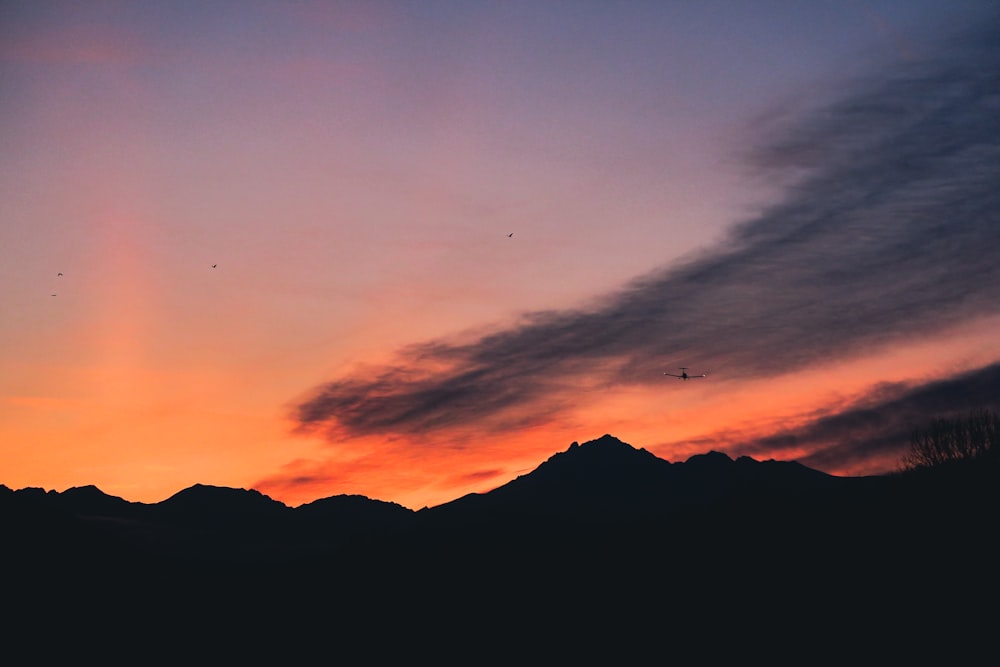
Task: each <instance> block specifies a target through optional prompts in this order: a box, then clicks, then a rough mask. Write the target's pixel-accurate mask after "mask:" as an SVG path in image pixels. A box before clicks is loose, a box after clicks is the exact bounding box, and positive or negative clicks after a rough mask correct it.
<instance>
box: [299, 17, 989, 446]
mask: <svg viewBox="0 0 1000 667" xmlns="http://www.w3.org/2000/svg"><path fill="white" fill-rule="evenodd" d="M998 35H1000V32H998V30H997V29H996V27H993V26H991V27H990V28H989V29H988V30H983V31H980V32H979V33H978V34H976V35H974V36H971V37H970V36H968V35H966V36H964V37H963V39H962V40H960V42H959V43H958V44H957V45H952V48H950V49H946V50H944V51H943V52H942V54H941V57H940V58H939V59H937V60H933V61H931V60H924V61H921V62H907V63H905V64H902V65H900V66H899V67H898V68H897V69H896V71H894V72H891V73H888V74H886V75H884V76H882V77H872V78H871V79H870V80H867V81H865V82H861V83H859V84H857V86H856V88H855V89H854V90H850V91H845V93H844V94H843V95H842V96H841V98H840V100H839V101H837V102H834V103H832V104H830V105H828V106H827V107H825V108H823V109H821V110H819V111H815V112H812V113H810V114H809V115H808V116H806V117H803V118H800V119H797V120H795V121H793V122H792V123H791V124H786V125H785V126H784V127H782V128H781V131H780V133H778V134H775V135H774V136H773V137H771V138H766V139H764V140H763V143H762V146H761V147H760V149H759V150H758V151H757V152H756V153H755V160H756V161H755V162H754V166H755V167H756V168H758V169H759V170H761V171H762V172H773V173H774V174H776V177H777V175H779V174H780V175H782V176H787V175H789V174H793V175H794V176H795V178H794V181H793V182H792V185H790V186H789V189H788V192H787V196H786V197H785V198H784V199H783V200H782V201H781V202H779V203H778V204H776V205H775V206H773V207H772V208H770V209H768V210H766V211H764V212H762V213H761V214H760V215H758V216H757V217H755V218H754V219H751V220H748V221H746V222H744V223H743V224H741V225H739V226H737V227H736V228H735V229H734V230H733V232H732V234H731V235H730V237H729V238H728V239H727V240H726V241H725V242H723V243H721V244H720V245H719V246H718V247H715V248H713V249H710V250H709V251H707V252H705V253H703V254H701V255H699V256H696V257H691V258H688V259H687V260H685V261H683V262H681V263H679V264H677V265H673V266H669V267H666V268H664V269H662V270H659V271H657V272H654V273H652V274H650V275H647V276H644V277H641V278H639V279H637V280H635V281H633V282H632V283H631V284H629V285H627V286H626V287H625V288H624V289H622V290H620V291H619V292H617V293H614V294H612V295H609V296H607V297H604V298H602V299H599V300H597V301H595V302H594V303H592V304H590V305H589V306H588V307H586V308H580V309H576V310H564V311H548V312H540V313H532V314H528V315H525V316H524V317H523V318H522V319H521V320H520V321H519V322H517V323H516V324H514V325H512V326H509V327H507V328H504V329H502V330H499V331H496V332H495V333H492V334H489V335H485V336H480V337H478V338H475V339H473V340H464V341H462V340H439V341H432V342H429V343H424V344H420V345H414V346H412V347H410V348H407V349H404V350H402V351H400V353H399V361H398V365H397V366H395V367H393V368H382V369H377V370H376V371H375V372H374V373H372V375H371V377H369V376H368V375H365V374H363V373H357V374H353V375H349V376H347V377H344V378H341V379H339V380H335V381H333V382H330V383H327V384H324V385H322V386H321V387H319V388H317V389H316V391H315V392H314V393H313V394H312V396H311V398H309V399H308V400H306V401H304V402H302V403H301V404H300V405H299V406H298V409H297V414H296V417H297V419H298V421H299V423H300V424H302V426H303V427H304V428H311V427H316V426H321V427H328V428H334V429H339V430H342V431H346V432H347V433H349V434H365V433H418V432H425V431H428V430H432V429H438V428H446V427H454V426H462V425H466V426H468V425H476V426H477V428H480V427H481V428H501V427H509V426H510V424H511V423H514V422H519V421H520V422H523V421H529V422H530V421H531V420H532V419H536V418H541V417H543V416H545V415H551V414H554V413H557V412H558V411H559V410H560V409H561V408H562V407H563V406H562V405H561V404H560V400H562V399H561V398H560V397H561V396H563V392H564V390H566V389H567V388H570V387H578V386H579V385H580V384H581V383H583V382H584V381H585V378H587V381H590V382H595V381H596V382H597V383H598V384H604V385H613V384H617V383H624V384H638V383H646V382H655V381H659V380H660V379H661V378H660V376H659V370H661V369H662V368H671V367H675V366H680V365H686V366H693V365H695V364H696V363H698V364H704V365H705V366H706V368H708V369H709V370H712V369H713V368H719V367H720V366H724V367H725V369H726V374H727V376H729V377H748V376H759V375H762V374H763V375H767V374H780V373H785V372H789V371H793V370H796V369H800V368H804V367H807V366H809V365H813V364H816V363H820V362H827V361H831V360H838V359H845V358H848V357H850V356H852V355H857V354H862V353H866V352H872V351H875V350H878V349H881V348H883V347H884V346H886V345H889V344H892V343H898V342H903V341H906V340H913V339H919V338H921V337H925V336H928V335H932V334H934V333H937V332H940V331H942V330H943V329H945V328H947V327H950V326H952V325H954V324H956V323H958V322H962V321H966V320H972V319H976V318H979V317H982V316H987V315H990V314H995V313H997V312H998V310H1000V261H997V260H998V259H1000V253H998V251H997V249H998V248H1000V38H998ZM594 378H597V380H594ZM512 420H513V422H512Z"/></svg>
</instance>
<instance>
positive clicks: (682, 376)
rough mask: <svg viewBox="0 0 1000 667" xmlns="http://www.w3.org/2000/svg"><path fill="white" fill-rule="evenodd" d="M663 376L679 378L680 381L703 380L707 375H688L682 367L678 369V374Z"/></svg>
mask: <svg viewBox="0 0 1000 667" xmlns="http://www.w3.org/2000/svg"><path fill="white" fill-rule="evenodd" d="M664 375H669V376H671V377H675V378H680V379H682V380H693V379H695V378H703V377H705V376H706V375H707V373H702V374H701V375H688V372H687V368H686V367H684V366H681V367H680V373H679V374H678V373H664Z"/></svg>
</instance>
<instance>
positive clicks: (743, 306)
mask: <svg viewBox="0 0 1000 667" xmlns="http://www.w3.org/2000/svg"><path fill="white" fill-rule="evenodd" d="M995 7H996V3H995V2H992V1H989V0H983V1H981V2H961V1H957V0H947V1H945V0H935V1H931V0H898V1H888V0H832V1H830V2H822V3H814V2H798V1H791V0H788V1H778V0H754V1H752V2H751V1H737V0H706V1H705V2H681V1H677V2H670V1H664V2H591V1H582V0H581V1H579V2H545V1H530V2H516V1H515V2H478V1H470V2H433V1H432V2H332V1H331V2H291V1H288V2H255V1H253V0H246V1H241V2H202V1H198V2H195V1H191V2H188V1H173V2H156V3H154V2H100V1H97V2H82V3H81V2H45V1H41V2H39V1H34V0H32V1H24V2H19V1H11V2H4V3H2V4H0V196H2V200H0V201H2V206H0V483H2V484H5V485H7V486H8V487H10V488H13V489H19V488H23V487H28V486H33V487H43V488H45V489H55V490H59V491H62V490H64V489H66V488H69V487H73V486H82V485H86V484H95V485H97V486H98V487H99V488H100V489H101V490H102V491H104V492H105V493H109V494H112V495H116V496H120V497H123V498H125V499H127V500H133V501H141V502H158V501H160V500H164V499H166V498H167V497H169V496H171V495H173V494H174V493H176V492H177V491H180V490H181V489H184V488H186V487H188V486H191V485H193V484H196V483H203V484H212V485H219V486H231V487H240V488H255V489H257V490H259V491H261V492H262V493H265V494H267V495H269V496H271V497H272V498H274V499H276V500H280V501H282V502H284V503H286V504H288V505H290V506H297V505H300V504H302V503H306V502H310V501H312V500H316V499H319V498H323V497H327V496H332V495H338V494H342V493H348V494H362V495H365V496H368V497H370V498H374V499H379V500H386V501H393V502H397V503H400V504H402V505H404V506H406V507H410V508H413V509H419V508H421V507H423V506H428V505H435V504H439V503H442V502H446V501H448V500H452V499H454V498H457V497H459V496H461V495H464V494H466V493H469V492H482V491H488V490H489V489H491V488H494V487H496V486H499V485H501V484H503V483H506V482H507V481H510V480H511V479H513V478H515V477H516V476H517V475H520V474H524V473H525V472H528V471H530V470H531V469H533V468H535V467H536V466H537V465H538V464H539V463H541V462H542V461H544V460H545V459H546V458H548V457H549V456H551V455H552V454H554V453H555V452H557V451H563V450H565V449H566V448H567V447H568V446H569V445H570V443H572V442H573V441H578V442H581V443H582V442H585V441H587V440H592V439H595V438H598V437H600V436H602V435H604V434H605V433H609V434H612V435H614V436H616V437H618V438H619V439H621V440H624V441H625V442H627V443H629V444H631V445H633V446H635V447H643V448H645V449H647V450H649V451H651V452H653V453H654V454H656V455H657V456H660V457H661V458H664V459H667V460H668V461H683V460H685V459H686V458H687V457H689V456H691V455H692V454H697V453H703V452H707V451H709V450H718V451H723V452H726V453H728V454H729V455H731V456H733V457H736V456H740V455H749V456H753V457H754V458H757V459H761V460H763V459H768V458H776V459H786V460H798V461H800V462H802V463H804V464H806V465H809V466H812V467H815V468H817V469H820V470H824V471H826V472H830V473H834V474H842V475H857V474H872V473H880V472H886V471H890V470H894V469H896V467H897V463H898V460H899V456H900V455H901V453H902V451H903V450H902V448H903V447H905V445H906V443H907V440H908V437H909V434H910V432H911V431H912V429H913V428H915V427H919V426H920V425H921V424H924V423H926V421H927V420H929V419H931V418H933V417H936V416H946V415H955V414H962V413H965V412H967V411H968V410H970V409H972V408H978V407H988V408H995V409H1000V14H998V13H997V11H996V10H995ZM60 274H61V275H60ZM679 367H687V368H688V369H689V372H690V373H695V374H701V373H707V377H705V378H700V379H697V380H689V381H686V382H685V381H681V380H679V379H677V378H673V377H670V376H666V375H664V372H677V369H678V368H679Z"/></svg>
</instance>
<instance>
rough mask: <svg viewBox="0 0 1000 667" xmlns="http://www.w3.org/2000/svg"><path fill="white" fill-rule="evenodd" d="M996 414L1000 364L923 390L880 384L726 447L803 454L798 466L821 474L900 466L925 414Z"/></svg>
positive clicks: (747, 451) (746, 452)
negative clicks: (804, 419) (880, 464)
mask: <svg viewBox="0 0 1000 667" xmlns="http://www.w3.org/2000/svg"><path fill="white" fill-rule="evenodd" d="M980 408H986V409H991V410H998V409H1000V363H995V364H992V365H990V366H987V367H985V368H981V369H977V370H974V371H969V372H966V373H962V374H959V375H957V376H955V377H952V378H948V379H945V380H938V381H935V382H929V383H926V384H922V385H910V384H905V383H893V384H886V385H882V386H880V387H878V388H876V390H874V391H872V392H871V393H870V394H869V395H867V396H865V397H864V398H862V399H859V400H858V401H856V402H855V403H853V404H852V405H850V406H847V407H843V408H841V409H839V410H838V411H837V412H835V413H832V414H828V415H823V416H819V417H816V418H815V419H812V420H810V421H809V422H808V423H807V424H805V425H803V426H800V427H798V428H795V429H790V430H787V431H781V432H779V433H775V434H772V435H769V436H767V437H765V438H760V439H757V440H753V441H750V442H745V443H742V444H740V445H738V446H736V447H732V448H729V449H730V451H731V452H733V453H735V454H742V455H747V456H755V455H759V454H761V453H766V454H767V455H769V456H780V452H781V451H783V450H784V451H787V450H792V449H794V450H799V449H805V450H808V451H811V452H812V453H811V454H809V455H808V456H806V457H803V458H801V459H799V460H800V462H802V463H804V464H806V465H808V466H810V467H814V468H818V469H821V470H845V469H851V468H857V467H858V465H859V464H863V462H865V461H871V460H873V459H880V458H882V459H890V460H895V461H898V460H899V457H900V455H901V454H902V453H903V452H904V450H905V449H906V447H907V446H908V443H909V438H910V435H911V433H912V431H913V429H914V428H922V427H924V426H927V425H928V420H929V419H930V418H931V417H930V416H929V415H933V416H934V417H935V418H936V417H945V416H951V417H963V416H965V415H966V414H968V413H969V411H971V410H974V409H980Z"/></svg>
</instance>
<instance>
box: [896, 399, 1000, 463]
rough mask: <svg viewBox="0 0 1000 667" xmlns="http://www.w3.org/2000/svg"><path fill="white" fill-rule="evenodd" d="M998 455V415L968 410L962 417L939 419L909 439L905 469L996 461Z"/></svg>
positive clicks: (978, 410) (916, 430) (991, 411)
mask: <svg viewBox="0 0 1000 667" xmlns="http://www.w3.org/2000/svg"><path fill="white" fill-rule="evenodd" d="M998 451H1000V414H998V413H997V412H995V411H993V410H987V409H977V410H972V411H970V412H969V414H968V415H967V416H965V417H955V418H949V417H941V418H938V419H935V420H933V421H932V422H931V423H930V424H928V425H927V426H926V427H924V428H918V429H915V430H914V431H913V433H912V435H911V436H910V449H909V451H908V452H907V453H906V455H905V456H904V457H903V461H902V464H903V467H904V468H905V469H910V470H913V469H917V468H933V467H937V466H941V465H944V464H946V463H950V462H954V461H973V460H984V459H987V458H992V459H996V458H997V456H998V455H997V452H998Z"/></svg>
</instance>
